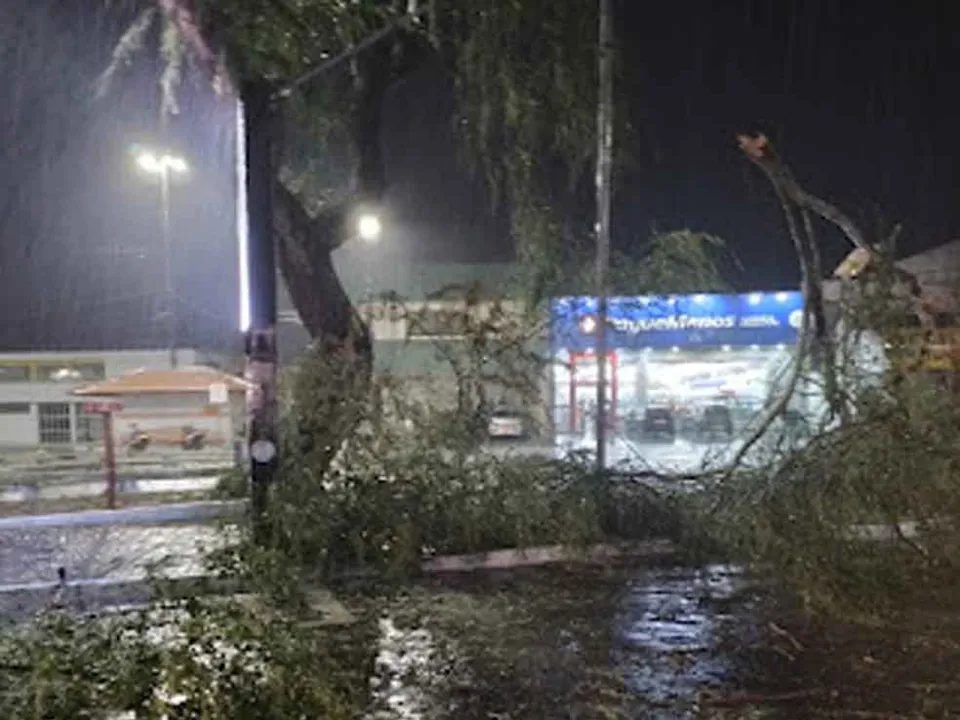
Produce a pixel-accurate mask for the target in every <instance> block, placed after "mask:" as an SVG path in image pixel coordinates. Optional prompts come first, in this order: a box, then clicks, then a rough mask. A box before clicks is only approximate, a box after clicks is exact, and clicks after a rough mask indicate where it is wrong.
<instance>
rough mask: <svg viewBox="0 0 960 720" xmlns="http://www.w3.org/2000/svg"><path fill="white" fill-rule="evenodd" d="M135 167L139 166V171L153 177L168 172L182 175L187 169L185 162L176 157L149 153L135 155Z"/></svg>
mask: <svg viewBox="0 0 960 720" xmlns="http://www.w3.org/2000/svg"><path fill="white" fill-rule="evenodd" d="M137 165H139V166H140V169H141V170H145V171H146V172H148V173H152V174H154V175H163V174H166V173H169V172H173V173H176V174H177V175H182V174H183V173H185V172H187V170H188V169H189V167H188V166H187V161H186V160H184V159H183V158H182V157H179V156H178V155H166V154H164V155H156V154H155V153H152V152H149V151H143V152H140V153H138V154H137Z"/></svg>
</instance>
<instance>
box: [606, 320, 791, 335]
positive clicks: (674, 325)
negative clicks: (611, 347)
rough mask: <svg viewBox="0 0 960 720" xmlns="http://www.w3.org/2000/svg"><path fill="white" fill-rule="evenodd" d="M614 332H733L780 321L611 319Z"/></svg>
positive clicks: (776, 325) (634, 333)
mask: <svg viewBox="0 0 960 720" xmlns="http://www.w3.org/2000/svg"><path fill="white" fill-rule="evenodd" d="M609 322H610V325H611V326H612V327H613V329H614V330H616V331H618V332H622V333H627V334H629V335H639V334H640V333H644V332H658V331H660V332H663V331H667V332H669V331H672V330H731V329H733V328H736V327H741V328H776V327H780V326H781V324H780V320H778V319H777V318H776V317H775V316H773V315H747V316H744V317H740V318H738V317H737V316H736V315H718V316H713V317H710V316H706V317H697V316H694V315H669V316H667V317H658V318H632V319H631V318H610V319H609Z"/></svg>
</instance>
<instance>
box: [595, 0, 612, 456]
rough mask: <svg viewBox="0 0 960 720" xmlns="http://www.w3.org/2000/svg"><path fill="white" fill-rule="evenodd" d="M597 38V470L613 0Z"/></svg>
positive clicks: (603, 6) (602, 410)
mask: <svg viewBox="0 0 960 720" xmlns="http://www.w3.org/2000/svg"><path fill="white" fill-rule="evenodd" d="M599 13H600V27H599V33H598V38H597V57H598V61H597V70H598V75H599V77H598V80H599V88H598V94H597V178H596V185H597V226H596V230H597V256H596V268H595V270H596V278H595V280H596V292H597V332H598V335H597V430H596V436H597V472H598V473H602V472H603V471H604V469H605V468H606V465H607V427H608V424H607V355H608V354H609V350H608V347H607V270H608V268H609V266H610V178H611V174H612V170H613V56H614V45H613V0H599Z"/></svg>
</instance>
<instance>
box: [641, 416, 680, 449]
mask: <svg viewBox="0 0 960 720" xmlns="http://www.w3.org/2000/svg"><path fill="white" fill-rule="evenodd" d="M642 431H643V439H644V440H663V441H666V442H673V440H674V438H676V436H677V423H676V421H675V420H674V417H673V411H672V410H671V409H670V408H647V409H646V410H645V411H644V413H643V428H642Z"/></svg>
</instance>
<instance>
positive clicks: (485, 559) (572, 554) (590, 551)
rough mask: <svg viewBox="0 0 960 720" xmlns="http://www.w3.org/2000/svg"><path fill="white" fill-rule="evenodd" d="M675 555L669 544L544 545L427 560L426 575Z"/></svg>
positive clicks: (654, 542)
mask: <svg viewBox="0 0 960 720" xmlns="http://www.w3.org/2000/svg"><path fill="white" fill-rule="evenodd" d="M675 552H676V547H675V546H674V544H673V543H672V542H670V541H669V540H649V541H645V542H637V543H621V544H606V543H604V544H599V545H591V546H589V547H585V548H576V547H568V546H565V545H541V546H537V547H528V548H517V549H512V550H491V551H490V552H485V553H474V554H470V555H441V556H439V557H435V558H431V559H429V560H425V561H424V562H423V564H422V566H421V568H422V570H423V572H424V573H426V574H428V575H429V574H443V573H457V572H476V571H478V570H511V569H514V568H520V567H533V566H537V565H549V564H554V563H562V562H604V561H608V560H618V559H623V558H627V557H656V558H662V557H668V556H670V555H673V554H674V553H675Z"/></svg>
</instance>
